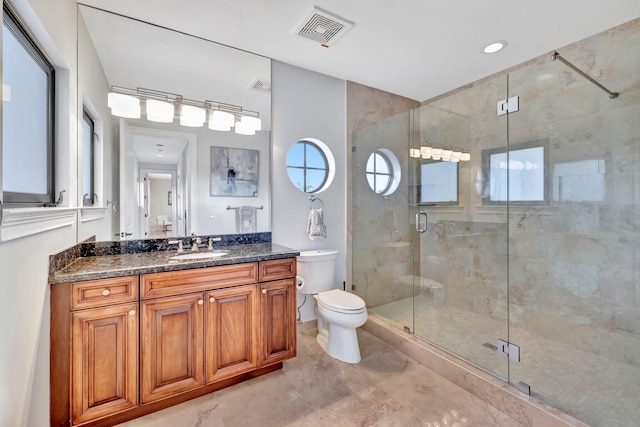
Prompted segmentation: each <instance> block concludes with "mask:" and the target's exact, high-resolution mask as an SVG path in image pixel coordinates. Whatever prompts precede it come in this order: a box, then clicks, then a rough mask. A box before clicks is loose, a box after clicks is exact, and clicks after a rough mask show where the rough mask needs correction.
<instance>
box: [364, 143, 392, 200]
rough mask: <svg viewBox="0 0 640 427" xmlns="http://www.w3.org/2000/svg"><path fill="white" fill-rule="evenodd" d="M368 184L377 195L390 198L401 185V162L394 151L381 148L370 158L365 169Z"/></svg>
mask: <svg viewBox="0 0 640 427" xmlns="http://www.w3.org/2000/svg"><path fill="white" fill-rule="evenodd" d="M365 173H366V175H367V183H368V184H369V187H371V189H372V190H373V191H375V192H376V193H377V194H381V195H383V196H389V195H391V194H393V193H394V192H395V191H396V190H397V189H398V186H399V185H400V175H401V172H400V162H398V158H397V157H396V155H395V154H393V152H392V151H390V150H387V149H386V148H380V149H378V150H376V151H374V152H373V153H371V155H370V156H369V158H368V159H367V165H366V167H365Z"/></svg>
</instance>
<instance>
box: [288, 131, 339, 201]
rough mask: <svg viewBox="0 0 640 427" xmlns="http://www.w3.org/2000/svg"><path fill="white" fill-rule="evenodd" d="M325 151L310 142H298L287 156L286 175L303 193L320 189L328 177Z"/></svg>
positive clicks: (304, 140)
mask: <svg viewBox="0 0 640 427" xmlns="http://www.w3.org/2000/svg"><path fill="white" fill-rule="evenodd" d="M329 172H330V170H329V162H328V160H327V156H326V153H325V151H324V150H323V149H322V147H320V146H319V145H318V144H317V143H314V142H313V141H311V140H306V139H303V140H300V141H298V142H297V143H296V144H294V145H293V146H292V147H291V149H290V150H289V153H288V154H287V173H288V175H289V179H290V180H291V182H292V183H293V185H295V186H296V188H297V189H298V190H300V191H303V192H305V193H315V192H317V191H318V190H320V189H322V188H323V187H324V186H325V184H326V183H327V178H328V177H329Z"/></svg>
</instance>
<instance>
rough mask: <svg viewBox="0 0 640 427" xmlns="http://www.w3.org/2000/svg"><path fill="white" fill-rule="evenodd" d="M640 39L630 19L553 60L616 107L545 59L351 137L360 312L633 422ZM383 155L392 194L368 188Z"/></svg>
mask: <svg viewBox="0 0 640 427" xmlns="http://www.w3.org/2000/svg"><path fill="white" fill-rule="evenodd" d="M638 42H640V21H636V22H631V23H629V24H626V25H623V26H621V27H618V28H616V29H613V30H610V31H607V32H604V33H602V34H599V35H597V36H594V37H592V38H590V39H587V40H585V41H583V42H579V43H577V44H575V45H572V46H570V47H568V48H565V49H564V50H563V51H562V55H563V56H564V57H565V58H567V59H568V60H570V61H571V62H572V63H573V64H574V65H576V66H577V67H578V68H580V69H583V70H586V71H588V72H589V74H590V75H591V76H593V77H594V78H596V79H597V80H599V81H602V82H603V83H604V82H606V84H607V86H610V87H611V88H613V89H615V90H618V91H619V92H620V96H619V97H617V98H615V99H613V98H610V97H609V94H607V93H606V92H604V91H602V90H601V89H600V88H598V87H596V86H594V85H593V84H591V82H589V81H588V80H587V79H584V78H583V77H581V76H580V75H578V74H576V73H575V72H574V71H573V70H571V69H570V68H568V67H566V66H565V65H564V64H561V63H560V62H558V61H551V60H550V58H549V57H548V56H544V57H540V58H538V59H536V60H534V61H532V62H529V63H528V64H527V65H525V66H522V67H519V68H517V69H515V70H511V71H509V72H508V73H503V74H501V75H498V76H497V77H493V78H489V79H485V80H483V81H480V82H476V83H474V84H472V85H470V86H468V87H466V88H464V89H461V90H459V91H456V92H454V93H451V94H448V95H446V96H443V97H440V98H438V99H437V100H435V101H433V102H430V103H429V104H427V105H423V106H421V107H420V108H417V109H414V110H412V111H408V112H407V113H404V114H400V115H398V116H395V117H391V118H388V119H386V120H383V121H381V122H379V123H376V124H374V125H370V126H368V127H366V128H363V129H360V130H358V131H356V132H354V134H353V146H354V147H355V151H354V152H353V155H352V165H353V168H352V173H353V182H352V185H353V191H352V194H353V211H352V218H353V220H352V236H353V238H352V239H353V240H352V244H353V258H352V259H353V261H352V271H353V285H354V291H355V292H356V293H357V294H358V295H360V296H361V297H362V298H363V299H364V300H365V301H366V302H367V305H368V307H369V312H370V314H371V315H372V316H377V317H378V318H381V319H383V320H384V321H386V322H388V324H389V325H390V327H395V328H399V329H401V330H405V331H407V332H410V333H412V334H415V335H416V336H417V337H419V338H421V339H423V340H425V341H427V342H429V343H431V344H433V345H435V346H437V347H439V348H441V349H444V350H445V351H447V352H449V353H451V354H452V355H454V356H456V357H459V358H461V359H464V360H466V361H468V362H470V363H472V364H473V365H475V366H477V367H479V368H481V369H483V370H485V371H487V372H489V373H491V374H493V375H495V376H497V377H499V378H502V379H503V380H505V381H507V382H509V383H511V384H512V385H514V386H517V387H518V388H520V389H523V390H529V391H530V393H531V394H532V395H533V396H535V397H537V398H539V399H541V400H543V401H545V402H547V403H549V404H551V405H552V406H555V407H557V408H559V409H561V410H564V411H565V412H567V413H569V414H571V415H573V416H575V417H576V418H578V419H580V420H582V421H584V422H586V423H589V424H591V425H607V426H629V425H634V424H635V423H637V419H638V417H639V416H640V406H638V402H637V396H638V395H640V74H639V73H638V72H637V70H638V69H640V50H639V49H635V48H634V47H633V46H634V44H635V46H637V43H638ZM509 100H511V103H509ZM500 102H502V103H503V104H500ZM504 103H506V104H504ZM516 103H517V108H516ZM380 149H385V150H387V151H390V152H393V153H394V154H395V156H397V158H398V160H399V166H400V168H399V170H400V174H401V177H400V178H399V179H400V181H399V182H400V185H399V186H398V188H397V190H396V191H395V192H393V193H392V194H380V193H377V192H375V191H373V190H372V189H371V188H369V186H368V185H367V179H366V174H367V166H366V165H367V160H368V159H369V157H370V156H371V154H372V153H374V152H376V151H379V150H380ZM447 159H448V160H447ZM452 160H453V161H452Z"/></svg>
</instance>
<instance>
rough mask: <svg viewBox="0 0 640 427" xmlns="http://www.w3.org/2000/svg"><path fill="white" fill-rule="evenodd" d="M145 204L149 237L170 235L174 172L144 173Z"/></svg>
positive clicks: (172, 223)
mask: <svg viewBox="0 0 640 427" xmlns="http://www.w3.org/2000/svg"><path fill="white" fill-rule="evenodd" d="M144 182H145V204H144V205H145V206H144V212H145V213H146V215H147V216H146V218H147V221H146V222H147V224H146V228H147V233H148V237H151V238H163V237H169V236H172V235H173V233H174V230H173V228H174V226H176V225H177V223H176V221H175V214H174V212H175V208H174V203H173V195H174V194H175V189H174V187H175V186H174V182H175V179H174V173H173V172H160V171H157V172H147V173H146V174H145V180H144Z"/></svg>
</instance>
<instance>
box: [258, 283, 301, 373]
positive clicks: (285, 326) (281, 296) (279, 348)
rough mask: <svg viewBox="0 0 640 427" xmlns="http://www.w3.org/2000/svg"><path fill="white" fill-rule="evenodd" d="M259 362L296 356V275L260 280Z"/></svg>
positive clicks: (266, 362)
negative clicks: (268, 280) (266, 280)
mask: <svg viewBox="0 0 640 427" xmlns="http://www.w3.org/2000/svg"><path fill="white" fill-rule="evenodd" d="M260 289H261V299H260V313H261V315H262V319H261V322H260V334H261V338H260V343H261V347H262V348H261V360H260V364H261V365H263V366H264V365H268V364H271V363H276V362H282V361H283V360H286V359H290V358H292V357H295V356H296V286H295V278H291V279H283V280H278V281H274V282H266V283H261V284H260Z"/></svg>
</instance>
